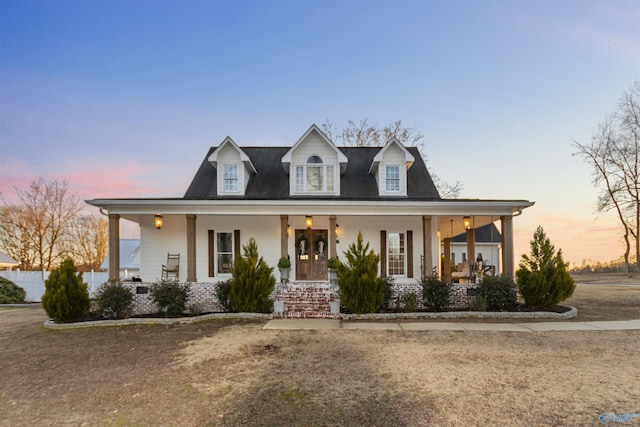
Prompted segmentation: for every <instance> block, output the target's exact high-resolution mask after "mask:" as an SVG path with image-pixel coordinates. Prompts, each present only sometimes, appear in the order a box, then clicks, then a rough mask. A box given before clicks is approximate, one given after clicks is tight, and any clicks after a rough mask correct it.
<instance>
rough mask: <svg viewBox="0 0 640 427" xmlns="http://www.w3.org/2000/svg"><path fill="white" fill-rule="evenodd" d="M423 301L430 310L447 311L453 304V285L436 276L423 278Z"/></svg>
mask: <svg viewBox="0 0 640 427" xmlns="http://www.w3.org/2000/svg"><path fill="white" fill-rule="evenodd" d="M421 284H422V301H423V302H424V306H425V307H426V308H427V309H428V310H432V311H445V310H446V309H448V308H449V306H450V305H451V296H452V295H453V286H452V285H451V283H448V282H444V281H442V280H439V279H438V278H437V277H435V276H430V277H425V278H424V279H422V282H421Z"/></svg>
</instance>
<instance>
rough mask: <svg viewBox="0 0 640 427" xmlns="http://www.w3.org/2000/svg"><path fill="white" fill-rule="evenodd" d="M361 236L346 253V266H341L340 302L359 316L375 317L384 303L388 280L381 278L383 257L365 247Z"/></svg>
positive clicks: (339, 264) (338, 269) (339, 277)
mask: <svg viewBox="0 0 640 427" xmlns="http://www.w3.org/2000/svg"><path fill="white" fill-rule="evenodd" d="M362 240H363V239H362V233H361V232H360V233H358V240H357V242H356V243H352V244H350V245H349V249H348V250H347V251H346V252H344V255H345V257H346V258H347V263H346V264H345V263H342V262H339V263H338V266H337V268H336V270H337V272H338V287H339V291H338V292H339V295H340V302H341V303H342V305H344V306H345V307H346V308H347V309H348V310H350V311H351V312H353V313H356V314H362V313H375V312H376V311H378V309H380V307H382V304H383V303H384V292H385V290H384V289H385V280H384V279H383V278H381V277H378V264H379V262H380V256H379V255H377V254H376V253H374V252H373V250H369V243H368V242H367V244H366V245H365V244H363V241H362Z"/></svg>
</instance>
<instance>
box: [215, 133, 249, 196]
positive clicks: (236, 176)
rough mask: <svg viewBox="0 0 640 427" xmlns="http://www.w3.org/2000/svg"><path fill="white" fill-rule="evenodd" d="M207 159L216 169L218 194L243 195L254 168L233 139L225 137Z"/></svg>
mask: <svg viewBox="0 0 640 427" xmlns="http://www.w3.org/2000/svg"><path fill="white" fill-rule="evenodd" d="M208 160H209V162H210V163H211V164H212V165H213V167H215V168H216V170H217V181H218V188H217V194H218V196H244V194H245V190H246V189H247V184H248V183H249V178H250V177H251V174H254V173H256V168H255V167H254V166H253V163H251V160H250V159H249V156H247V154H246V153H245V152H244V151H242V149H241V148H240V147H238V145H237V144H236V143H235V142H234V141H233V139H231V138H230V137H226V138H225V140H224V141H222V144H220V145H219V146H218V148H216V149H215V150H214V151H213V152H212V153H211V155H210V156H209V159H208Z"/></svg>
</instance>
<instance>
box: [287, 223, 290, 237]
mask: <svg viewBox="0 0 640 427" xmlns="http://www.w3.org/2000/svg"><path fill="white" fill-rule="evenodd" d="M287 237H291V224H287Z"/></svg>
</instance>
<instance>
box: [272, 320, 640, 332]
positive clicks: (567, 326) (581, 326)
mask: <svg viewBox="0 0 640 427" xmlns="http://www.w3.org/2000/svg"><path fill="white" fill-rule="evenodd" d="M263 329H298V330H301V329H316V330H318V329H369V330H384V331H497V332H547V331H623V330H640V319H636V320H612V321H604V322H537V323H476V322H408V323H401V322H354V321H344V320H324V319H274V320H270V321H269V322H268V323H267V324H266V325H264V328H263Z"/></svg>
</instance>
